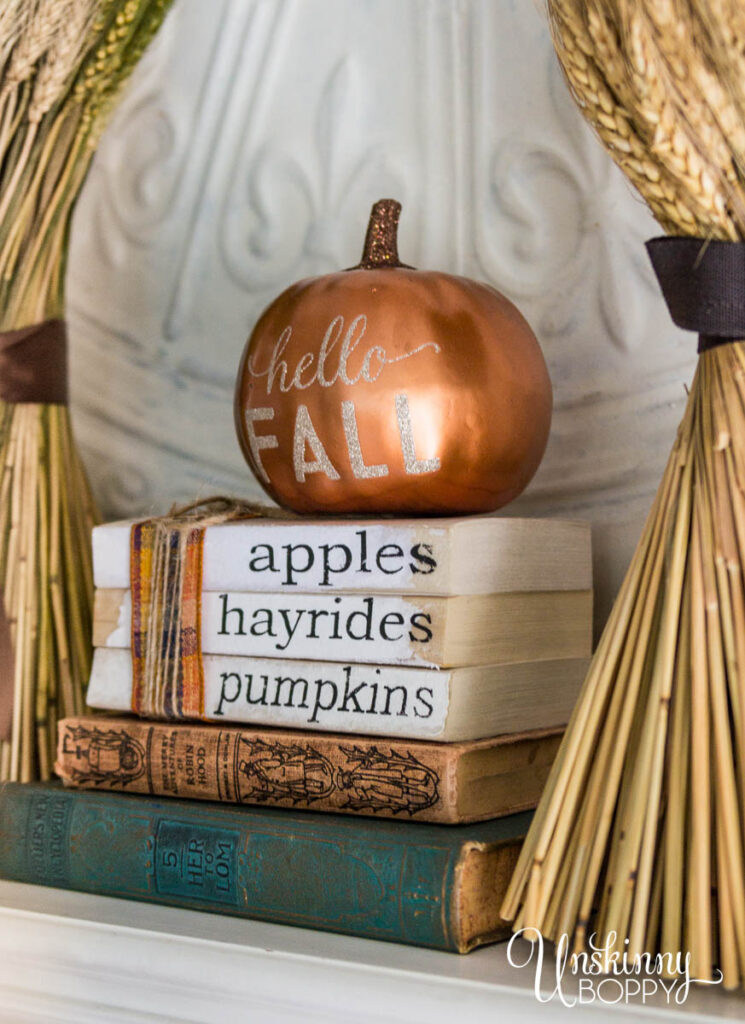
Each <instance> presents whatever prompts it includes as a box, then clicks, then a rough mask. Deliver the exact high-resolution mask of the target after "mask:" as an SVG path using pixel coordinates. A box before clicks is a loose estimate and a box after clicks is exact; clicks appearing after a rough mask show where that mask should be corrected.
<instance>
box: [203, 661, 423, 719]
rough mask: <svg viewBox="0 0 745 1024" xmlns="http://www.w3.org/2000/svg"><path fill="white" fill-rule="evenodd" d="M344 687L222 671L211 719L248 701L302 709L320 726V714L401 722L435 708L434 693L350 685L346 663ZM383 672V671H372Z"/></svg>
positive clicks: (321, 681)
mask: <svg viewBox="0 0 745 1024" xmlns="http://www.w3.org/2000/svg"><path fill="white" fill-rule="evenodd" d="M342 671H343V674H344V677H345V681H344V685H343V686H340V685H337V683H335V682H334V681H333V680H332V679H324V678H323V677H319V678H318V679H310V678H304V677H302V676H295V677H293V676H283V675H277V676H269V675H268V674H263V675H257V674H254V673H252V672H246V673H244V674H241V673H239V672H221V673H220V697H219V699H218V701H217V707H216V708H215V710H214V711H213V712H212V715H213V716H218V715H220V716H222V715H224V714H225V709H224V705H226V704H235V703H236V701H245V703H246V704H252V705H262V706H264V707H275V708H276V707H285V708H302V709H304V710H305V709H307V710H308V711H310V714H309V715H308V719H307V720H308V722H317V721H318V719H319V715H322V714H324V713H329V712H342V713H343V712H347V713H350V714H357V715H377V716H383V717H385V716H390V715H396V716H398V717H399V718H406V717H411V716H412V715H413V717H415V718H429V717H430V716H431V715H432V712H433V710H434V706H433V699H434V690H433V689H432V688H431V687H429V686H419V687H417V688H416V690H415V691H414V693H413V694H412V693H411V692H410V691H409V689H408V688H407V687H406V686H401V685H398V686H391V685H388V684H386V683H379V682H367V681H363V682H360V683H357V684H356V685H355V686H353V685H352V668H351V666H350V665H345V666H344V668H343V670H342ZM372 671H373V672H374V673H376V674H379V673H380V669H373V670H372Z"/></svg>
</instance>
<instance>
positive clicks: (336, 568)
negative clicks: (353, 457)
mask: <svg viewBox="0 0 745 1024" xmlns="http://www.w3.org/2000/svg"><path fill="white" fill-rule="evenodd" d="M131 526H132V522H131V521H128V522H117V523H108V524H106V525H104V526H97V527H96V528H95V529H94V530H93V571H94V579H95V584H96V586H97V587H99V588H101V589H120V590H123V589H125V588H127V587H129V585H130V552H129V544H130V530H131ZM202 563H203V565H202V586H203V588H204V589H205V590H219V591H236V592H242V591H259V592H261V591H266V592H272V591H273V592H287V593H313V592H318V593H319V594H323V593H328V592H329V591H333V590H337V591H350V592H363V593H368V594H369V593H376V592H377V591H388V592H390V593H395V594H406V593H415V594H434V595H437V594H442V595H448V594H450V595H455V594H495V593H500V592H514V591H524V590H527V591H532V590H589V589H590V587H591V586H592V563H591V556H590V527H589V524H587V523H580V522H565V521H561V520H553V519H511V518H505V517H502V516H494V515H490V516H468V517H462V518H453V519H396V520H364V519H363V520H338V519H337V520H334V519H331V520H329V519H323V520H313V519H308V518H305V517H304V518H303V519H302V521H293V520H289V521H278V520H272V519H249V520H245V521H243V522H240V523H223V524H221V525H218V526H209V527H207V529H206V531H205V534H204V541H203V557H202Z"/></svg>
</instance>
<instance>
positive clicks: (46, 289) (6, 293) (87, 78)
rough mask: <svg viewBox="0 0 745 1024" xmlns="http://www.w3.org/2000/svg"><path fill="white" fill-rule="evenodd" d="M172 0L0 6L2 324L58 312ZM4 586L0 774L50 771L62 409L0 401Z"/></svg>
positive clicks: (82, 552)
mask: <svg viewBox="0 0 745 1024" xmlns="http://www.w3.org/2000/svg"><path fill="white" fill-rule="evenodd" d="M169 4H170V0H3V3H2V5H0V330H12V329H15V328H18V327H25V326H27V325H30V324H34V323H37V322H40V321H43V320H46V319H50V318H56V317H60V316H62V315H63V312H64V273H65V261H66V256H67V244H68V235H69V230H70V218H71V214H72V209H73V206H74V203H75V201H76V199H77V196H78V194H79V191H80V188H81V186H82V184H83V181H84V180H85V176H86V173H87V171H88V167H89V165H90V161H91V158H92V156H93V153H94V151H95V148H96V145H97V143H98V140H99V138H100V135H101V131H102V129H103V127H104V125H105V123H106V120H107V118H108V115H109V113H110V112H111V110H112V109H113V106H114V103H115V101H116V98H117V96H118V94H119V91H120V89H121V87H122V85H123V84H124V83H125V81H126V80H127V78H128V77H129V74H130V73H131V71H132V70H133V68H134V66H135V64H136V63H137V61H138V60H139V58H140V57H141V55H142V53H143V51H144V49H145V47H146V46H147V45H148V43H149V42H150V40H151V39H152V37H153V35H154V34H155V32H156V31H157V29H158V27H159V25H160V23H161V21H162V19H163V16H164V14H165V12H166V10H167V8H168V6H169ZM0 467H1V472H2V477H1V478H0V584H1V585H2V597H3V602H4V607H5V611H6V615H7V617H8V619H9V621H10V625H11V634H12V640H13V645H14V652H15V677H14V704H13V731H12V738H11V740H10V742H0V780H3V779H21V780H23V781H27V780H29V779H32V778H37V777H42V778H45V777H48V776H49V774H50V772H51V766H52V764H53V761H54V744H55V734H56V720H57V718H58V717H62V716H63V715H69V714H77V713H79V712H80V711H81V709H82V705H83V689H84V685H85V683H86V682H87V678H88V674H89V669H90V626H91V605H92V589H93V588H92V574H91V558H90V530H91V527H92V525H93V522H94V515H95V513H94V508H93V503H92V501H91V497H90V492H89V489H88V484H87V481H86V478H85V474H84V471H83V468H82V465H81V463H80V459H79V457H78V455H77V451H76V448H75V443H74V439H73V436H72V431H71V426H70V418H69V414H68V410H67V408H66V407H65V406H61V405H40V404H23V405H11V404H8V403H3V402H0Z"/></svg>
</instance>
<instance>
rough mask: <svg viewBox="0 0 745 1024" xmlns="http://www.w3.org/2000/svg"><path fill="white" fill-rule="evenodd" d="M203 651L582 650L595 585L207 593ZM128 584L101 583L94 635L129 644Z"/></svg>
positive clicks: (443, 653)
mask: <svg viewBox="0 0 745 1024" xmlns="http://www.w3.org/2000/svg"><path fill="white" fill-rule="evenodd" d="M200 615H201V650H202V652H203V653H204V654H227V655H252V656H254V657H257V658H287V659H306V660H317V659H320V658H322V659H323V660H324V661H354V662H362V663H368V664H398V665H404V664H419V665H428V666H434V665H436V666H443V667H453V666H459V665H491V664H495V663H498V662H514V661H539V660H544V659H558V658H584V657H586V656H588V655H589V654H590V650H591V643H592V591H591V590H579V591H575V590H553V591H533V592H514V593H500V594H478V595H475V594H472V595H466V596H462V597H418V596H411V597H401V596H393V595H379V594H378V595H368V596H366V597H363V596H362V595H359V594H343V595H342V594H337V595H330V594H323V595H320V594H247V593H232V592H224V591H223V592H219V591H204V592H203V593H202V596H201V609H200ZM131 635H132V600H131V591H129V590H97V591H96V598H95V610H94V624H93V643H94V645H95V646H96V647H129V646H130V645H131Z"/></svg>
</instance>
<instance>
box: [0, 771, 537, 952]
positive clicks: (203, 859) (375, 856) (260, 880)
mask: <svg viewBox="0 0 745 1024" xmlns="http://www.w3.org/2000/svg"><path fill="white" fill-rule="evenodd" d="M530 817H531V814H530V812H529V811H524V812H522V813H520V814H511V815H508V816H507V817H504V818H497V819H495V820H494V821H487V822H479V823H478V824H473V825H455V826H452V827H450V828H443V827H442V826H441V825H429V824H426V823H415V822H405V821H371V820H370V819H366V818H359V817H357V818H356V817H353V816H351V815H343V814H311V813H309V812H307V811H297V810H290V809H282V810H280V809H277V808H272V807H234V806H231V805H230V804H220V803H209V802H205V801H199V800H166V799H161V798H160V797H154V796H130V795H129V794H127V793H97V792H94V791H91V790H70V789H64V788H63V787H62V786H60V785H59V784H56V785H55V784H50V783H32V784H30V785H20V784H17V783H13V782H8V783H4V784H2V785H0V878H7V879H12V880H14V881H18V882H27V883H31V884H34V885H51V886H55V887H57V888H61V889H74V890H77V891H80V892H93V893H99V894H101V895H104V896H117V897H120V898H124V899H134V900H145V901H147V902H151V903H164V904H170V905H172V906H178V907H189V908H191V909H192V910H202V911H208V912H212V913H217V914H234V915H238V916H241V917H253V918H258V919H260V920H264V921H274V922H276V923H277V924H290V925H299V926H301V927H305V928H321V929H325V930H327V931H335V932H344V933H346V934H350V935H358V936H362V937H364V938H370V939H384V940H387V941H390V942H405V943H409V944H411V945H418V946H429V947H431V948H434V949H443V950H450V951H453V952H458V953H466V952H468V951H469V950H470V949H473V948H474V947H475V946H479V945H482V944H483V943H485V942H496V941H498V940H499V939H501V938H505V937H506V936H507V934H508V928H507V927H506V925H505V922H504V921H503V920H502V919H501V917H500V914H499V907H500V903H501V901H502V899H503V897H504V893H505V891H506V888H507V883H508V881H509V878H510V875H511V873H512V871H513V870H514V867H515V864H516V862H517V856H518V853H519V849H520V844H521V842H522V840H523V838H524V836H525V833H526V831H527V828H528V825H529V823H530Z"/></svg>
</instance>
